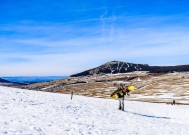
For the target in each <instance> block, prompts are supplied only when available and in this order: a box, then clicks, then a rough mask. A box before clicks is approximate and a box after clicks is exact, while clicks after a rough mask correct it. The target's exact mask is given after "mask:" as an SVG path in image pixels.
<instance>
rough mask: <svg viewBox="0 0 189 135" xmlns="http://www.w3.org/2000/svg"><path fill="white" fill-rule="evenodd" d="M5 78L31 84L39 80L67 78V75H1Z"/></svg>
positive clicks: (47, 80)
mask: <svg viewBox="0 0 189 135" xmlns="http://www.w3.org/2000/svg"><path fill="white" fill-rule="evenodd" d="M2 78H3V79H5V80H8V81H10V82H15V83H23V84H32V83H40V82H49V81H53V80H58V79H64V78H67V76H15V77H2Z"/></svg>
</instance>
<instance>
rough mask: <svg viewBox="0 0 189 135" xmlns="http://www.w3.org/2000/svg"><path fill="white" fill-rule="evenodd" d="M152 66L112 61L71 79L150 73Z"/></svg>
mask: <svg viewBox="0 0 189 135" xmlns="http://www.w3.org/2000/svg"><path fill="white" fill-rule="evenodd" d="M149 68H150V66H148V65H147V64H134V63H127V62H122V61H110V62H107V63H105V64H103V65H101V66H99V67H96V68H93V69H90V70H87V71H84V72H81V73H78V74H75V75H72V76H71V77H77V76H87V75H96V74H118V73H127V72H132V71H148V70H149Z"/></svg>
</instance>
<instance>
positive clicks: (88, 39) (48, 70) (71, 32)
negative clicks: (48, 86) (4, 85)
mask: <svg viewBox="0 0 189 135" xmlns="http://www.w3.org/2000/svg"><path fill="white" fill-rule="evenodd" d="M125 8H126V9H127V7H125V6H119V4H118V5H117V6H114V7H112V6H108V5H107V3H106V4H104V5H103V6H100V7H94V8H87V7H86V8H82V9H78V10H77V9H76V10H75V9H74V10H72V9H71V10H70V9H65V11H64V12H65V14H66V15H67V17H68V19H67V20H64V21H62V20H61V21H59V22H57V21H55V22H53V21H54V20H53V21H47V20H44V21H36V20H35V19H33V20H32V19H31V20H27V19H25V20H24V19H23V20H20V21H18V22H17V23H15V24H14V25H13V24H11V23H7V24H3V25H1V26H0V36H1V38H0V45H1V48H0V52H1V53H0V57H1V59H0V65H1V66H0V71H1V74H0V75H70V74H73V73H77V72H80V71H83V70H86V69H89V68H93V67H95V66H98V65H100V64H103V63H105V62H107V61H110V60H122V61H128V62H135V63H144V64H150V65H171V64H172V65H178V64H188V63H187V62H188V60H187V58H188V57H189V53H188V50H189V46H188V44H189V41H188V37H189V29H188V24H189V19H188V18H187V17H186V16H185V15H183V14H178V15H167V16H166V15H162V14H153V15H147V14H129V13H127V12H125V10H124V11H123V10H122V9H125ZM118 9H120V10H118ZM61 12H63V11H62V10H61ZM68 12H73V13H68ZM88 12H89V13H90V15H91V16H90V15H88V14H87V13H88ZM65 14H63V15H65ZM77 15H79V17H75V16H77ZM83 15H84V16H83ZM69 17H70V18H69ZM175 18H176V19H175ZM178 20H181V21H178Z"/></svg>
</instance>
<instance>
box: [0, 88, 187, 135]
mask: <svg viewBox="0 0 189 135" xmlns="http://www.w3.org/2000/svg"><path fill="white" fill-rule="evenodd" d="M117 108H118V101H116V100H111V99H100V98H91V97H82V96H74V97H73V100H70V95H63V94H55V93H45V92H39V91H28V90H20V89H14V88H7V87H0V134H1V135H3V134H8V135H15V134H18V135H20V134H22V135H26V134H27V135H28V134H32V135H89V134H92V135H135V134H137V135H187V134H188V132H189V131H188V127H189V121H188V120H189V115H188V113H189V107H188V106H184V105H182V106H177V105H175V106H171V105H165V104H154V103H144V102H132V101H126V102H125V109H126V111H125V112H123V111H119V110H118V109H117Z"/></svg>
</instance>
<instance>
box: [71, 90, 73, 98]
mask: <svg viewBox="0 0 189 135" xmlns="http://www.w3.org/2000/svg"><path fill="white" fill-rule="evenodd" d="M72 98H73V91H72V92H71V100H72Z"/></svg>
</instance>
